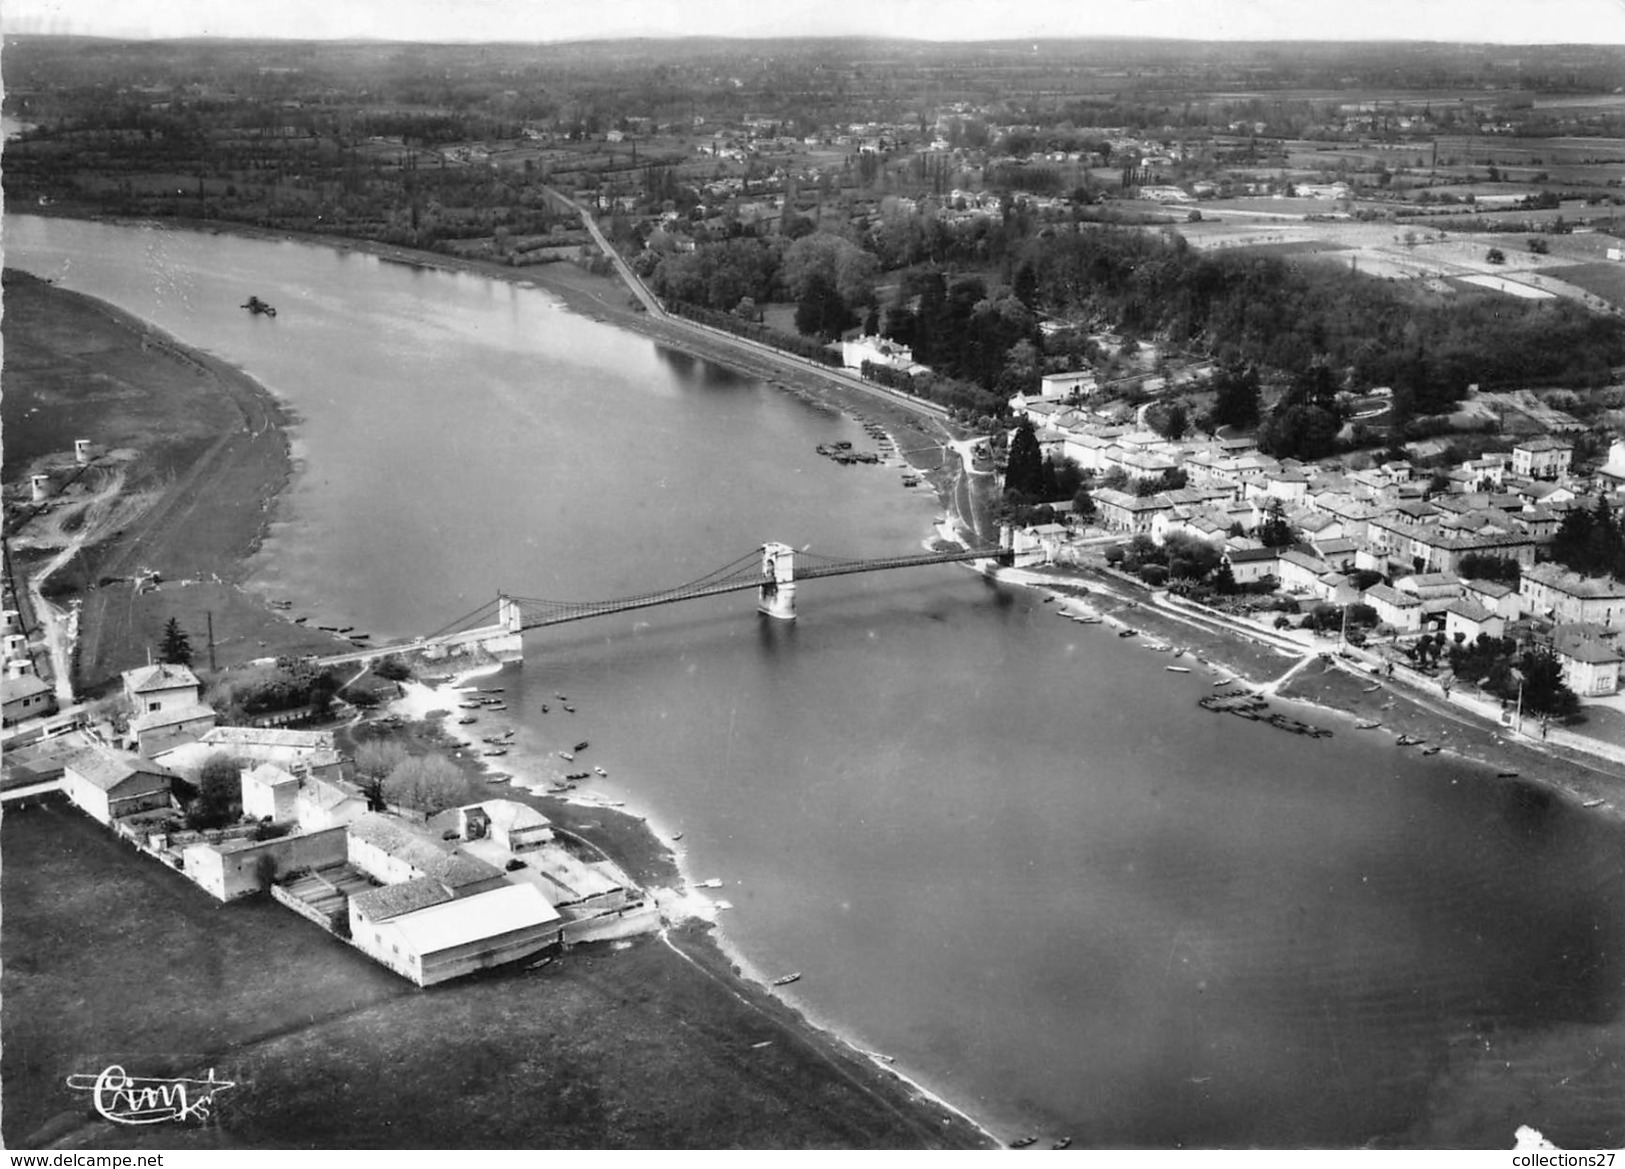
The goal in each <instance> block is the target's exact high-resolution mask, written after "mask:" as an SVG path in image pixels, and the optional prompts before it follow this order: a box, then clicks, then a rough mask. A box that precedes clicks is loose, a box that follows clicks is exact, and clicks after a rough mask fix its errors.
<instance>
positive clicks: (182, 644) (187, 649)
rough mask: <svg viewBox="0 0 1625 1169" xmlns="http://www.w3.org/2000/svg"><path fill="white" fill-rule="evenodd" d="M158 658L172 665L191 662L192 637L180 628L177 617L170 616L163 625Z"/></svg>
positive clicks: (187, 664)
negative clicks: (162, 638)
mask: <svg viewBox="0 0 1625 1169" xmlns="http://www.w3.org/2000/svg"><path fill="white" fill-rule="evenodd" d="M158 660H159V661H161V662H168V663H169V664H170V665H174V666H190V665H191V664H192V639H191V638H189V637H187V636H186V631H185V630H184V629H182V628H181V623H180V620H179V618H176V617H171V618H170V619H169V624H167V625H165V626H164V640H163V643H162V644H161V645H160V646H159V647H158Z"/></svg>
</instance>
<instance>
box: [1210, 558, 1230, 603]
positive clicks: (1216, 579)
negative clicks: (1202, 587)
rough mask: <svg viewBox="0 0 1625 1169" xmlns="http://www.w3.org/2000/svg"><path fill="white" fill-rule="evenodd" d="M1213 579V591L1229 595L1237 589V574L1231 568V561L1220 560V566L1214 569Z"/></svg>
mask: <svg viewBox="0 0 1625 1169" xmlns="http://www.w3.org/2000/svg"><path fill="white" fill-rule="evenodd" d="M1211 581H1212V584H1213V591H1214V592H1216V593H1219V594H1220V595H1222V596H1226V597H1228V596H1230V595H1231V594H1233V593H1234V592H1235V591H1236V574H1235V572H1234V571H1232V570H1231V568H1230V561H1228V560H1220V561H1219V567H1217V568H1215V569H1214V570H1213V576H1212V578H1211Z"/></svg>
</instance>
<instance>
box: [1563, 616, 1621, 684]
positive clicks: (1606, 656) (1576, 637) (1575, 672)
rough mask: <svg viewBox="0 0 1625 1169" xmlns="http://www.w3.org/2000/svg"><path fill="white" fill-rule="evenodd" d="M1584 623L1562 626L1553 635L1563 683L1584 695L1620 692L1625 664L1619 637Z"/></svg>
mask: <svg viewBox="0 0 1625 1169" xmlns="http://www.w3.org/2000/svg"><path fill="white" fill-rule="evenodd" d="M1595 628H1596V627H1595V626H1592V627H1590V628H1587V627H1586V626H1585V625H1584V624H1581V625H1569V626H1566V627H1565V626H1559V627H1558V631H1557V632H1554V634H1553V637H1552V653H1553V654H1555V655H1556V657H1557V662H1558V666H1559V667H1560V668H1561V669H1562V671H1563V684H1564V685H1566V686H1567V687H1568V688H1569V689H1570V690H1572V691H1574V692H1575V693H1576V694H1578V695H1579V696H1580V697H1582V698H1601V697H1606V696H1607V695H1609V694H1617V693H1619V675H1620V669H1621V667H1622V666H1625V654H1622V653H1621V652H1620V647H1619V644H1618V638H1617V637H1609V636H1606V634H1607V633H1608V631H1607V630H1602V631H1601V635H1599V634H1598V633H1593V632H1592V631H1591V630H1592V629H1595Z"/></svg>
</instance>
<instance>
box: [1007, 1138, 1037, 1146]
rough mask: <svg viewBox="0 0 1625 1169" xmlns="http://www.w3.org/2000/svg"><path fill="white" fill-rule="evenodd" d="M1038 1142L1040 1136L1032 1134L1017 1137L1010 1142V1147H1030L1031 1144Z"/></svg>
mask: <svg viewBox="0 0 1625 1169" xmlns="http://www.w3.org/2000/svg"><path fill="white" fill-rule="evenodd" d="M1037 1143H1038V1138H1037V1137H1032V1136H1027V1137H1017V1138H1016V1139H1015V1140H1013V1141H1011V1142H1010V1147H1011V1148H1012V1149H1025V1148H1028V1147H1029V1146H1031V1145H1036V1144H1037Z"/></svg>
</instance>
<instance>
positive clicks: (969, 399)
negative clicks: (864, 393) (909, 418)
mask: <svg viewBox="0 0 1625 1169" xmlns="http://www.w3.org/2000/svg"><path fill="white" fill-rule="evenodd" d="M861 372H862V374H863V376H864V377H865V378H867V379H868V380H869V381H872V382H878V383H879V384H880V385H883V386H887V387H890V388H891V389H894V390H898V391H900V392H902V393H905V394H908V395H910V396H912V397H915V398H924V399H925V400H926V401H927V402H935V403H936V404H937V405H939V406H945V407H947V408H948V409H949V410H956V411H959V412H960V413H961V414H964V415H968V416H971V417H976V418H986V417H995V418H996V417H998V415H1000V414H1002V413H1003V412H1004V410H1005V402H1006V399H1004V398H1001V397H999V396H998V395H997V394H995V393H992V392H990V391H988V390H984V389H982V387H980V386H976V385H972V384H971V383H969V382H965V381H961V380H959V379H958V378H951V377H943V376H941V375H940V374H936V373H926V374H911V373H908V372H906V371H904V370H900V369H893V368H892V367H891V366H889V365H876V364H875V363H874V362H872V361H865V362H864V363H863V366H862V369H861Z"/></svg>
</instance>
